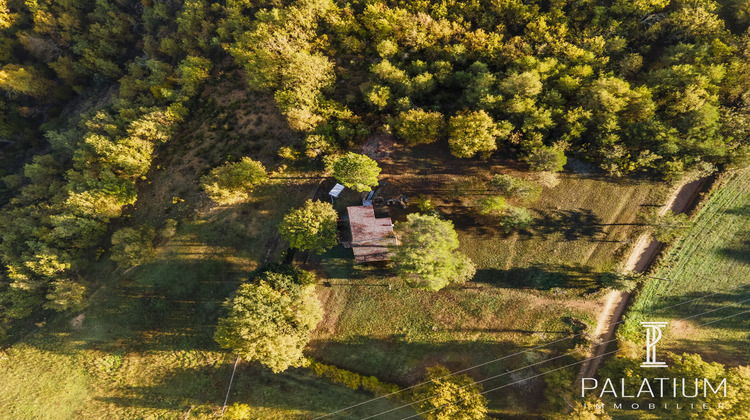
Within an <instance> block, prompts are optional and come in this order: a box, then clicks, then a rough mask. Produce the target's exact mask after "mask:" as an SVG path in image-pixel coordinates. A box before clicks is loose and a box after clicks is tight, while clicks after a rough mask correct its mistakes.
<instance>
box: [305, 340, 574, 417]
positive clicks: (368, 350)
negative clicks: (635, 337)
mask: <svg viewBox="0 0 750 420" xmlns="http://www.w3.org/2000/svg"><path fill="white" fill-rule="evenodd" d="M568 335H570V336H571V337H572V336H573V335H574V332H573V329H571V331H569V332H568ZM563 337H564V336H563ZM559 338H561V335H559V334H555V335H553V336H550V337H548V338H547V340H549V341H552V340H554V339H559ZM575 344H576V342H575V340H574V339H572V340H566V341H563V342H560V343H556V344H552V345H550V346H549V347H546V348H545V350H543V351H537V350H529V349H530V348H531V347H532V346H529V347H522V346H519V345H518V344H517V343H515V342H512V341H476V340H467V341H447V342H444V341H441V342H415V341H408V340H406V339H404V338H403V337H399V336H391V337H389V338H384V339H374V338H371V337H367V336H358V337H353V338H351V339H349V340H347V341H318V342H314V343H313V344H312V346H311V347H312V348H313V351H312V354H313V356H314V357H315V358H316V360H319V361H321V362H323V363H328V364H332V365H335V366H337V367H340V368H342V369H347V370H351V371H355V372H357V373H359V374H361V375H366V376H375V377H376V378H378V379H380V380H382V381H385V382H390V383H395V384H398V385H399V386H401V387H402V388H405V387H411V386H414V385H417V384H420V383H422V382H423V381H424V374H425V368H427V367H431V366H434V365H436V364H440V365H443V366H446V367H448V369H450V370H451V371H452V372H457V371H463V370H465V372H463V374H465V375H468V376H470V377H472V378H473V379H474V380H483V379H487V378H490V377H495V378H493V379H489V380H487V381H485V382H483V383H482V386H483V387H484V389H485V390H489V389H492V388H495V387H499V386H503V385H506V384H510V383H514V385H511V386H508V387H506V388H503V391H502V392H494V393H490V394H488V395H487V397H488V398H489V400H490V404H489V405H490V407H491V408H495V409H499V408H506V409H507V408H509V407H511V406H512V408H513V409H514V411H515V410H520V411H522V412H523V411H525V412H530V413H533V412H537V410H538V408H539V406H540V405H541V404H542V403H543V402H544V396H543V389H544V380H543V379H541V378H533V379H526V378H529V377H531V376H533V375H535V374H538V373H539V372H540V370H539V369H541V368H543V369H549V368H552V367H558V366H563V365H565V364H569V363H572V362H573V361H574V360H573V358H572V357H570V358H568V357H567V356H565V357H560V358H558V359H555V360H552V361H550V362H549V363H540V364H539V365H538V366H533V367H530V368H528V369H523V368H524V367H526V366H528V365H530V364H534V363H537V362H542V361H543V360H546V359H549V358H552V357H554V356H556V355H562V354H564V353H566V352H567V351H569V349H570V348H571V347H572V346H573V345H575ZM525 350H529V351H528V352H524V351H525ZM478 365H481V366H479V367H477V368H473V369H472V367H474V366H478ZM467 369H468V370H467ZM516 369H520V370H518V371H517V372H511V371H514V370H516ZM524 379H526V380H524ZM519 401H522V402H521V403H519ZM519 404H520V406H518V405H519ZM402 418H403V416H402Z"/></svg>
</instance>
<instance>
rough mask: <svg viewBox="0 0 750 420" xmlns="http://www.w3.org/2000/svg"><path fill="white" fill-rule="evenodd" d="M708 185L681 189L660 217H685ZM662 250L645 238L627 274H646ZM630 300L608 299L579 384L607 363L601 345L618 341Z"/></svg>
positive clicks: (616, 295) (622, 295)
mask: <svg viewBox="0 0 750 420" xmlns="http://www.w3.org/2000/svg"><path fill="white" fill-rule="evenodd" d="M705 182H706V178H703V179H699V180H696V181H692V182H688V183H686V184H683V185H681V186H680V187H678V188H677V190H675V192H674V193H672V195H671V196H670V197H669V200H667V204H665V205H664V206H663V207H662V208H661V210H660V211H659V214H661V215H664V214H665V213H666V212H667V210H672V212H674V213H684V212H685V211H686V210H687V209H688V208H689V207H690V205H691V204H692V203H693V201H695V198H696V197H697V196H698V193H699V192H700V190H701V188H702V187H703V184H704V183H705ZM661 246H662V244H661V243H660V242H659V241H657V240H655V239H653V238H651V235H649V234H648V233H644V234H642V235H641V236H640V237H639V238H638V240H637V241H636V243H635V246H634V247H633V250H632V251H631V252H630V255H629V256H628V259H627V261H626V263H625V267H624V270H623V271H624V272H626V273H628V272H635V273H642V272H644V271H646V270H647V269H648V267H649V265H651V262H652V261H653V260H654V258H655V257H656V255H657V254H658V253H659V250H660V249H661ZM629 299H630V293H627V292H620V291H617V290H613V291H611V292H609V294H608V295H607V299H606V301H605V304H604V308H603V309H602V312H601V313H600V314H599V318H598V319H597V322H596V330H595V331H594V334H593V340H592V342H591V348H590V349H589V354H590V357H596V358H595V359H591V360H589V361H588V362H586V363H584V364H583V365H581V370H580V371H579V372H578V378H577V379H576V383H578V381H580V379H581V378H591V377H593V376H594V375H596V371H597V370H598V369H599V365H600V364H601V361H602V359H603V358H602V357H597V356H601V355H602V354H604V352H605V351H606V350H607V347H608V344H602V345H599V344H601V343H606V342H608V341H609V340H611V339H612V338H613V337H614V334H615V331H616V330H617V324H618V323H619V321H620V319H621V318H622V315H623V313H624V312H625V308H626V307H627V306H628V300H629Z"/></svg>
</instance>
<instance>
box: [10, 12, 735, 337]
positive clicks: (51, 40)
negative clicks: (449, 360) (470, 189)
mask: <svg viewBox="0 0 750 420" xmlns="http://www.w3.org/2000/svg"><path fill="white" fill-rule="evenodd" d="M748 4H750V3H748V2H737V1H730V0H726V1H714V0H672V1H669V0H643V1H636V2H633V1H625V0H613V1H612V2H607V3H606V4H605V3H604V2H596V1H591V0H558V1H542V0H528V1H520V0H493V1H486V0H477V1H471V2H463V1H449V0H445V1H432V2H425V1H421V0H420V1H417V0H400V1H382V0H378V1H372V0H363V1H344V0H341V1H333V0H295V1H273V2H271V1H263V0H261V1H254V2H249V1H245V0H225V1H219V2H208V1H205V0H185V1H179V0H178V1H164V0H153V1H147V2H129V1H124V0H99V1H93V0H82V1H72V0H28V1H21V0H5V1H0V38H1V39H2V42H0V63H2V64H0V152H2V153H1V154H0V160H2V165H1V166H0V177H2V180H3V182H2V186H1V187H0V206H2V209H1V210H0V223H1V224H2V226H3V229H2V232H1V235H0V259H1V261H0V262H1V264H0V333H2V332H3V331H4V330H5V329H7V328H8V327H9V325H10V323H11V321H12V320H13V319H18V318H24V317H27V316H29V315H30V314H32V313H34V312H35V311H36V310H38V309H41V308H47V309H54V310H74V309H78V308H80V307H81V304H82V302H83V301H84V300H85V297H86V294H87V293H89V292H90V291H89V290H88V287H89V286H91V285H90V284H88V283H87V282H86V281H85V280H84V279H83V277H82V276H80V275H78V272H79V271H80V269H81V267H82V266H83V265H85V263H86V262H87V261H91V260H94V259H96V258H97V257H98V255H99V254H100V253H101V252H103V251H105V250H104V249H103V247H109V244H111V242H110V241H109V240H107V238H106V236H107V232H108V229H109V223H110V222H111V221H112V220H114V219H117V218H119V217H120V216H121V215H122V214H123V209H126V208H127V206H131V205H133V204H134V203H136V201H137V200H138V192H139V186H140V185H141V183H143V182H144V181H147V180H146V176H147V174H148V172H149V170H150V168H151V164H152V160H153V158H154V156H155V155H156V153H158V149H159V146H160V145H162V144H164V143H167V142H169V141H170V140H171V138H172V135H173V133H174V132H175V131H176V130H177V129H178V128H179V126H180V124H181V123H182V122H183V121H184V120H185V118H186V117H187V116H188V115H189V114H190V112H191V110H192V109H193V108H194V106H195V103H196V99H195V98H196V96H197V95H198V93H200V92H201V90H202V84H203V83H205V82H206V81H208V80H210V79H211V78H212V77H213V75H214V74H215V73H216V72H219V71H225V70H229V71H236V70H237V68H239V69H240V71H241V74H242V76H243V78H244V82H243V83H246V86H247V88H248V90H249V93H248V94H249V95H252V94H254V92H265V93H266V94H271V95H272V97H273V100H274V102H275V104H276V106H277V107H278V109H279V111H280V112H281V113H282V114H283V115H284V117H285V118H286V121H287V122H288V125H289V127H290V128H291V129H293V130H295V131H296V133H297V134H296V135H297V136H298V138H297V143H296V145H295V146H294V147H296V149H297V150H296V151H293V152H294V153H292V152H290V153H288V155H290V156H298V157H299V156H303V158H304V159H308V160H309V161H310V162H309V163H312V164H318V165H319V166H322V165H320V164H321V163H322V162H321V161H326V160H325V159H323V158H324V157H325V158H326V159H327V158H335V156H339V155H341V154H342V153H346V152H347V151H349V150H351V149H352V148H353V146H355V145H357V144H359V143H360V142H361V141H362V140H363V138H364V137H365V136H366V135H367V133H368V132H371V131H375V130H391V131H392V132H393V133H394V134H395V135H396V136H397V137H398V138H400V139H401V140H403V142H404V143H405V144H406V145H407V147H416V145H429V146H419V147H435V148H444V149H445V150H450V151H451V152H452V153H453V154H454V155H455V156H457V157H460V158H463V159H475V160H478V159H487V158H491V157H493V156H495V157H503V158H515V159H519V160H520V161H522V162H525V163H527V164H528V165H529V166H530V167H531V168H532V169H533V170H539V171H552V172H554V171H558V170H560V169H562V167H563V166H564V165H565V162H566V161H567V158H568V157H575V158H576V159H579V160H585V161H589V162H592V163H594V164H596V165H598V166H599V167H600V168H601V169H602V170H604V171H606V172H608V173H610V174H612V175H617V176H625V175H629V174H639V173H642V174H647V175H649V176H658V177H664V178H674V177H677V176H680V175H681V174H683V173H684V172H686V171H692V170H698V171H702V172H710V171H713V170H715V169H716V168H720V167H724V166H727V165H738V164H742V163H746V162H747V161H748V156H749V155H750V154H749V153H748V151H749V150H750V31H748V24H749V23H750V9H749V6H748ZM231 63H234V64H231ZM232 65H234V66H235V67H234V68H232ZM219 68H221V70H217V69H219ZM279 146H281V144H279ZM326 155H329V156H326ZM369 184H370V185H371V184H372V183H369ZM520 216H523V217H517V219H519V220H521V219H523V220H526V219H528V217H525V215H523V214H520ZM0 336H2V334H0Z"/></svg>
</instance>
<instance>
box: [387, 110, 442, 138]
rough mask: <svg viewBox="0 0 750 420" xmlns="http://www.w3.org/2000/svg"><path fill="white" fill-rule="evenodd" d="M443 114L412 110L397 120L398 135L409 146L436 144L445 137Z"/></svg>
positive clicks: (404, 112) (403, 113) (405, 112)
mask: <svg viewBox="0 0 750 420" xmlns="http://www.w3.org/2000/svg"><path fill="white" fill-rule="evenodd" d="M444 130H445V121H444V120H443V114H441V113H439V112H435V111H423V110H421V109H410V110H408V111H403V112H401V113H400V114H399V116H398V118H397V119H396V134H398V136H399V137H401V138H402V139H404V140H406V143H408V144H409V145H412V146H413V145H416V144H429V143H434V142H435V141H437V139H438V138H440V137H441V136H442V135H443V132H444Z"/></svg>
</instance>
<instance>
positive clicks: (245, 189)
mask: <svg viewBox="0 0 750 420" xmlns="http://www.w3.org/2000/svg"><path fill="white" fill-rule="evenodd" d="M266 179H267V175H266V168H265V167H264V166H263V164H262V163H260V162H257V161H254V160H252V159H250V158H249V157H243V158H242V159H241V160H240V161H239V162H227V163H225V164H224V165H222V166H219V167H216V168H214V169H212V170H211V171H210V172H209V173H208V174H207V175H204V176H203V177H201V186H202V187H203V190H204V191H205V192H206V194H208V196H209V197H210V198H211V200H213V201H215V202H217V203H219V204H223V205H226V204H235V203H239V202H242V201H245V200H247V199H248V198H249V197H250V193H251V192H252V191H253V190H254V189H255V188H256V187H257V186H258V185H260V184H262V183H264V182H265V181H266Z"/></svg>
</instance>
